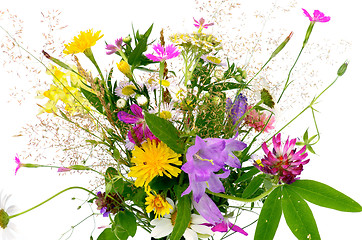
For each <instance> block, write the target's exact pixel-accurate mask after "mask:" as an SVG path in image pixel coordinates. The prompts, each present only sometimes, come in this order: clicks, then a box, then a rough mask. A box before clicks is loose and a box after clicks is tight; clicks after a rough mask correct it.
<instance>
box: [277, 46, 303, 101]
mask: <svg viewBox="0 0 362 240" xmlns="http://www.w3.org/2000/svg"><path fill="white" fill-rule="evenodd" d="M303 49H304V45H303V47H302V48H301V49H300V52H299V54H298V57H297V59H295V62H294V64H293V66H292V68H291V69H290V70H289V73H288V78H287V81H286V82H285V85H284V88H283V91H282V93H281V94H280V96H279V99H278V101H277V103H279V102H280V99H281V98H282V96H283V94H284V92H285V90H286V89H287V88H288V87H289V85H290V82H289V80H290V75H291V74H292V71H293V69H294V67H295V65H296V64H297V62H298V60H299V57H300V55H301V54H302V52H303Z"/></svg>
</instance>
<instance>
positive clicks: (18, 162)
mask: <svg viewBox="0 0 362 240" xmlns="http://www.w3.org/2000/svg"><path fill="white" fill-rule="evenodd" d="M15 163H16V164H17V166H16V169H15V175H16V173H17V172H18V170H19V169H20V168H21V167H22V166H23V164H22V163H21V162H20V159H19V156H18V154H16V156H15Z"/></svg>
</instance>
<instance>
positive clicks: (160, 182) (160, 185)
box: [149, 176, 178, 191]
mask: <svg viewBox="0 0 362 240" xmlns="http://www.w3.org/2000/svg"><path fill="white" fill-rule="evenodd" d="M177 182H178V180H177V178H169V177H167V176H157V177H154V178H153V179H152V181H151V182H150V183H149V186H150V187H151V189H153V190H155V191H159V190H166V189H170V188H171V187H173V186H174V185H175V184H177Z"/></svg>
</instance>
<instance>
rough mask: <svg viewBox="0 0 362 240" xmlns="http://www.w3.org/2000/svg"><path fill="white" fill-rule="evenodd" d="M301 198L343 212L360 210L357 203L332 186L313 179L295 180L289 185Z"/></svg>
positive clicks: (361, 209)
mask: <svg viewBox="0 0 362 240" xmlns="http://www.w3.org/2000/svg"><path fill="white" fill-rule="evenodd" d="M289 188H291V189H293V191H295V192H297V193H298V194H299V195H300V196H301V197H302V198H304V199H305V200H307V201H308V202H311V203H313V204H316V205H318V206H321V207H326V208H331V209H335V210H338V211H343V212H361V211H362V207H361V205H360V204H359V203H357V202H356V201H354V200H353V199H351V198H350V197H348V196H346V195H345V194H343V193H341V192H339V191H337V190H335V189H334V188H332V187H330V186H328V185H326V184H323V183H320V182H317V181H313V180H297V181H295V182H294V183H293V184H291V185H290V186H289Z"/></svg>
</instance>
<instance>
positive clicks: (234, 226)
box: [228, 222, 248, 236]
mask: <svg viewBox="0 0 362 240" xmlns="http://www.w3.org/2000/svg"><path fill="white" fill-rule="evenodd" d="M228 226H229V228H230V229H231V230H233V231H235V232H239V233H241V234H244V235H245V236H248V233H247V232H245V231H244V230H243V229H242V228H241V227H239V226H236V225H235V224H232V223H231V222H228Z"/></svg>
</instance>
